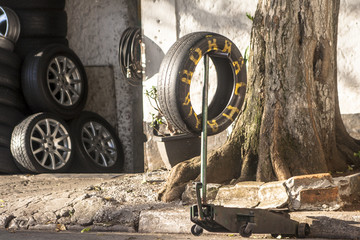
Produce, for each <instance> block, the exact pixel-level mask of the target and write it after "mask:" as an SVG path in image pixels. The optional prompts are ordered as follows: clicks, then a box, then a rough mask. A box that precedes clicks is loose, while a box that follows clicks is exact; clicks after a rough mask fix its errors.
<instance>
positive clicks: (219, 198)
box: [214, 182, 264, 208]
mask: <svg viewBox="0 0 360 240" xmlns="http://www.w3.org/2000/svg"><path fill="white" fill-rule="evenodd" d="M263 184H264V183H262V182H239V183H237V184H236V185H235V186H224V187H221V188H220V189H219V191H218V193H217V195H216V198H215V201H214V204H217V205H222V206H225V207H240V208H252V207H256V206H257V205H259V203H260V199H259V189H260V186H261V185H263Z"/></svg>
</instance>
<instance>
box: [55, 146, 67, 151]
mask: <svg viewBox="0 0 360 240" xmlns="http://www.w3.org/2000/svg"><path fill="white" fill-rule="evenodd" d="M56 149H58V150H61V151H64V152H71V149H70V148H67V147H64V146H60V145H59V146H57V147H56Z"/></svg>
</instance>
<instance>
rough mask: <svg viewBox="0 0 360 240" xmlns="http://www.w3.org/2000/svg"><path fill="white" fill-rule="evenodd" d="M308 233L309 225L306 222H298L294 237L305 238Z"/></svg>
mask: <svg viewBox="0 0 360 240" xmlns="http://www.w3.org/2000/svg"><path fill="white" fill-rule="evenodd" d="M309 234H310V226H309V224H307V223H299V225H298V229H297V234H296V237H298V238H305V237H307V236H308V235H309Z"/></svg>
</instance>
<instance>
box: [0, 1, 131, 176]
mask: <svg viewBox="0 0 360 240" xmlns="http://www.w3.org/2000/svg"><path fill="white" fill-rule="evenodd" d="M1 5H2V6H6V7H4V9H5V10H3V12H4V13H7V14H8V15H9V17H4V18H2V19H7V23H8V25H9V24H10V23H12V25H14V26H17V28H15V27H9V26H7V25H6V26H7V28H5V27H3V26H2V25H1V24H2V22H1V23H0V32H1V31H3V33H1V34H0V156H1V157H0V172H2V173H18V172H20V171H21V172H26V173H44V172H47V173H56V172H66V171H69V168H74V169H76V171H77V172H119V171H121V168H122V165H123V158H124V155H123V150H122V146H121V143H120V141H119V139H118V137H117V135H116V133H115V130H114V129H113V128H112V127H111V126H110V124H108V123H107V122H106V120H105V119H103V118H102V117H100V116H99V115H97V114H95V113H91V112H82V110H83V108H84V106H85V103H86V99H87V92H88V83H87V77H86V73H85V70H84V66H83V65H82V63H81V61H80V59H79V58H78V56H77V55H76V54H75V53H74V52H73V51H72V50H71V49H70V48H68V42H67V39H66V33H67V16H66V12H65V11H64V6H65V0H32V1H28V0H0V6H1ZM10 8H12V9H14V11H12V10H11V9H10ZM8 15H6V16H8ZM17 16H18V17H17ZM10 25H11V24H10ZM20 26H21V29H20ZM16 42H17V43H16ZM15 43H16V44H15ZM13 49H15V50H14V51H15V53H14V52H12V50H13ZM20 89H22V93H23V94H21V93H20ZM24 99H25V101H26V104H25V102H24ZM24 112H25V113H29V114H28V115H30V116H28V117H26V118H25V116H24V114H23V113H24ZM10 150H11V152H10ZM14 160H15V161H14ZM75 160H76V161H75Z"/></svg>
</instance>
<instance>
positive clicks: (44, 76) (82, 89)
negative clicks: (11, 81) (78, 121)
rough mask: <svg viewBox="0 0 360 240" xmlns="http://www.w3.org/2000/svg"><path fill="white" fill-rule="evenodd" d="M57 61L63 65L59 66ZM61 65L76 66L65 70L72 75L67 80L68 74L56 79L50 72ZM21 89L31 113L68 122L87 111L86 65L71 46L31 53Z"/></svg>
mask: <svg viewBox="0 0 360 240" xmlns="http://www.w3.org/2000/svg"><path fill="white" fill-rule="evenodd" d="M38 53H41V55H40V54H38ZM55 59H57V61H58V62H59V61H63V62H60V63H59V65H56V64H55ZM65 59H66V60H65ZM61 64H63V65H64V64H68V65H67V66H75V70H74V71H72V70H71V69H69V68H66V71H67V73H69V72H71V74H70V77H71V78H70V77H69V76H67V77H65V76H64V75H65V73H60V74H59V77H58V78H56V76H55V74H53V73H52V72H51V71H49V72H48V69H50V68H51V69H55V68H63V65H61ZM60 65H61V67H60ZM60 70H61V69H60ZM75 78H76V79H75ZM57 83H59V84H60V85H57ZM58 86H60V87H59V88H58ZM22 88H23V93H24V96H25V100H26V102H27V104H28V106H29V107H30V108H31V110H33V111H34V112H52V113H55V114H57V115H58V116H60V117H61V118H63V119H66V120H69V119H72V118H74V117H75V116H76V115H77V114H79V113H80V112H81V111H82V109H83V108H84V106H85V103H86V98H87V91H88V83H87V77H86V73H85V69H84V66H83V65H82V63H81V61H80V59H79V58H78V57H77V56H76V54H75V53H74V52H73V51H72V50H71V49H69V48H68V47H65V46H63V45H58V44H54V45H49V46H47V47H45V48H43V49H41V50H39V51H38V52H34V53H32V54H30V55H29V56H28V57H27V58H26V59H25V61H24V64H23V68H22ZM59 89H61V90H63V91H60V90H59ZM66 93H68V94H67V95H66Z"/></svg>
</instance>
